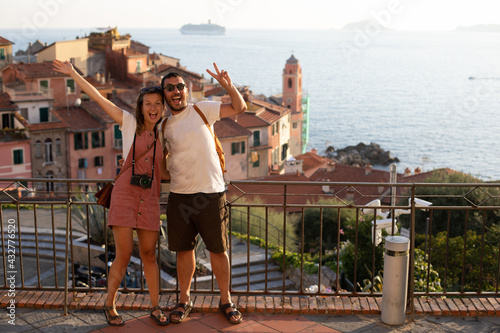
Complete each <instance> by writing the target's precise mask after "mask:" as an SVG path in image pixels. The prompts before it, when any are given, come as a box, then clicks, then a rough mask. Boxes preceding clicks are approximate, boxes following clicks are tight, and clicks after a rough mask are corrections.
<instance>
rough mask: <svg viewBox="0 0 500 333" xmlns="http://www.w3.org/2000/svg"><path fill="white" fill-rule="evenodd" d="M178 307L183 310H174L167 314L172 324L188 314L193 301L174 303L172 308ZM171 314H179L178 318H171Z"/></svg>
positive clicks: (180, 320)
mask: <svg viewBox="0 0 500 333" xmlns="http://www.w3.org/2000/svg"><path fill="white" fill-rule="evenodd" d="M179 308H181V309H184V312H182V311H179V310H176V311H172V312H170V314H169V315H168V316H169V318H170V322H171V323H174V324H180V323H182V321H183V320H184V319H185V318H186V317H187V316H188V315H189V312H191V310H192V309H193V303H192V302H189V303H177V304H175V306H174V310H175V309H179ZM172 316H179V319H175V318H172Z"/></svg>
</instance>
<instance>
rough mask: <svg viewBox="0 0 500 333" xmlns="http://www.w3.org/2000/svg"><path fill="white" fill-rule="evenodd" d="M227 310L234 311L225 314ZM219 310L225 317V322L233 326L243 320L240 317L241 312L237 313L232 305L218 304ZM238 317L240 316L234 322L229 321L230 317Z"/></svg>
mask: <svg viewBox="0 0 500 333" xmlns="http://www.w3.org/2000/svg"><path fill="white" fill-rule="evenodd" d="M229 308H233V309H235V310H234V311H229V312H226V311H227V309H229ZM219 310H220V311H221V312H222V314H223V315H224V316H225V317H226V319H227V321H228V322H230V323H231V324H233V325H236V324H239V323H241V321H242V320H243V316H242V315H241V312H239V311H238V309H237V308H236V305H235V304H234V303H226V304H221V303H219ZM238 315H239V316H240V318H239V319H238V320H234V321H233V320H231V317H233V316H238Z"/></svg>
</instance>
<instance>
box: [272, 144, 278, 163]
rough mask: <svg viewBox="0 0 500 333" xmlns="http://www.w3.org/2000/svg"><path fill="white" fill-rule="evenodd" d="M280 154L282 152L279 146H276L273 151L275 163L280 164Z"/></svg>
mask: <svg viewBox="0 0 500 333" xmlns="http://www.w3.org/2000/svg"><path fill="white" fill-rule="evenodd" d="M279 154H280V150H279V148H276V149H275V150H274V151H273V154H272V158H273V164H278V163H279Z"/></svg>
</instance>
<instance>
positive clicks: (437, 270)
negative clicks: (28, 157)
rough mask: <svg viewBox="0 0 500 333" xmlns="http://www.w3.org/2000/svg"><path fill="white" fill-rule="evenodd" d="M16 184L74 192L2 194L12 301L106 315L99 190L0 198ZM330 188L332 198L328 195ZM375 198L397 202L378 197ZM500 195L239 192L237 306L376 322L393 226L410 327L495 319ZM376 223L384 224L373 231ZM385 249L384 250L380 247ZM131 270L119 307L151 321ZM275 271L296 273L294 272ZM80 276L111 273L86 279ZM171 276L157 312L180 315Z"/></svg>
mask: <svg viewBox="0 0 500 333" xmlns="http://www.w3.org/2000/svg"><path fill="white" fill-rule="evenodd" d="M16 182H19V184H21V182H22V184H23V185H22V186H23V187H24V188H28V189H29V188H41V187H42V188H50V186H45V184H43V185H44V186H39V185H40V184H41V183H49V184H50V183H64V184H65V185H66V186H64V187H62V188H65V189H66V190H65V191H64V192H51V196H50V197H48V196H47V195H44V193H42V192H43V191H37V192H36V193H32V194H30V193H26V195H25V196H22V197H18V196H12V195H6V194H4V191H2V192H0V204H1V208H0V218H1V224H0V227H1V229H0V232H1V234H2V238H1V242H2V244H3V246H2V248H3V251H2V259H3V260H0V289H3V290H9V289H12V281H13V280H15V283H14V285H15V292H16V297H15V299H16V303H17V304H18V306H21V307H23V306H25V307H48V308H63V309H64V311H65V313H67V310H68V309H69V308H77V307H78V308H94V307H97V308H99V306H100V307H102V305H103V302H104V297H103V295H105V294H104V293H103V292H105V281H104V282H103V280H102V278H103V277H104V278H105V276H106V274H107V265H106V263H107V262H108V261H109V259H110V255H109V253H110V252H109V251H110V250H111V249H112V243H110V242H109V237H108V236H109V233H110V232H109V231H108V228H107V227H106V224H105V221H106V218H107V217H106V214H107V211H105V210H103V209H102V208H101V207H100V206H98V205H96V203H95V200H94V198H93V193H95V190H96V185H97V184H98V183H102V182H103V181H102V180H74V179H73V180H65V179H50V180H49V179H31V178H30V179H0V187H1V188H2V189H5V190H6V189H8V188H12V183H16ZM324 186H329V188H330V189H334V190H332V191H331V192H332V193H331V194H322V191H321V188H322V187H324ZM380 186H383V187H387V188H392V189H393V191H392V192H391V193H388V194H387V193H385V194H382V195H380V194H378V189H379V187H380ZM316 188H318V189H319V190H318V191H316V190H315V189H316ZM347 193H349V198H350V200H349V201H347V200H346V199H345V198H346V194H347ZM373 193H376V194H373ZM499 193H500V184H494V183H480V184H435V183H433V184H409V183H408V184H406V183H397V184H394V183H387V184H384V183H331V182H260V181H233V182H231V183H230V184H229V187H228V199H229V214H230V234H231V240H232V247H231V249H230V250H229V253H228V254H229V258H230V262H231V267H232V272H231V290H232V291H231V292H232V295H233V297H234V300H236V303H237V304H238V307H240V309H242V310H244V311H247V312H266V313H289V314H291V313H302V314H307V313H310V314H314V313H316V314H317V313H319V314H325V313H335V314H353V313H354V314H379V313H380V307H381V297H382V290H381V283H380V279H381V278H383V276H382V273H381V272H382V271H383V260H382V262H381V258H383V246H384V238H385V237H386V236H387V235H391V234H394V233H395V230H396V227H397V230H403V231H404V232H407V235H408V237H409V239H410V251H409V261H410V263H415V265H414V264H410V265H409V271H408V275H409V276H410V277H413V278H410V279H409V288H408V294H407V299H408V304H407V314H408V316H410V318H412V319H413V317H414V316H415V315H419V314H424V313H430V314H434V315H445V316H467V315H472V316H479V315H499V314H500V302H499V300H498V297H499V278H500V256H499V248H500V245H499V244H500V242H499V237H500V236H499V235H500V231H499V228H500V225H499V220H498V214H499V212H500V196H499ZM164 194H165V193H164ZM165 197H166V195H162V205H163V206H162V207H165V206H164V204H165V203H166V201H165V199H164V198H165ZM256 198H260V200H256ZM424 199H425V200H424ZM422 203H428V204H422ZM162 211H163V212H164V211H165V210H164V208H162ZM373 216H379V217H378V219H377V221H379V220H380V221H382V220H383V221H384V222H385V223H387V225H384V228H381V229H382V230H379V228H378V227H377V228H374V227H373V226H375V225H378V222H375V223H374V222H373ZM103 221H104V222H103ZM311 221H313V223H312V224H311ZM387 221H389V222H387ZM164 225H165V221H163V224H162V228H163V227H164ZM95 228H98V229H97V230H95ZM379 231H380V234H379ZM162 234H163V233H162ZM96 235H100V236H102V237H101V239H100V240H98V239H97V237H96ZM377 237H381V239H382V241H381V243H380V244H379V245H377V244H376V242H373V241H372V240H374V239H377ZM247 240H250V241H247ZM165 242H166V241H165V239H164V237H163V236H161V237H160V239H159V241H158V256H159V260H160V262H161V263H164V262H165V263H168V262H169V260H170V263H171V260H172V253H169V252H168V250H167V249H166V247H165ZM283 249H286V251H285V254H286V255H282V253H283ZM319 249H321V251H319ZM315 251H316V255H315V256H311V255H310V253H314V252H315ZM280 253H281V255H280ZM348 253H350V254H352V255H347V254H348ZM174 257H175V256H174ZM100 258H101V259H102V260H101V259H100ZM197 261H198V263H199V266H200V267H201V266H203V267H205V270H204V271H203V272H200V274H199V275H198V276H197V277H195V278H194V281H193V286H192V287H193V289H192V295H193V296H194V297H195V300H196V301H195V308H196V309H198V310H201V311H202V312H213V311H217V306H216V304H217V302H218V289H217V288H216V287H215V279H214V277H213V274H211V271H210V266H209V264H208V263H207V262H208V261H209V260H208V258H207V255H206V253H205V252H204V251H203V249H200V250H198V251H197ZM131 262H132V263H131V267H132V268H133V269H132V271H133V273H134V274H135V277H134V276H129V277H128V278H127V279H125V281H124V283H123V286H122V288H121V292H122V294H121V295H120V297H119V299H118V302H117V305H118V308H121V309H146V308H147V307H148V305H149V302H148V299H147V295H146V294H147V288H146V287H145V281H144V280H143V279H142V278H141V277H142V276H143V274H142V264H141V262H140V259H135V258H133V259H132V261H131ZM417 263H418V265H417ZM166 266H168V265H162V267H166ZM280 266H281V267H283V266H284V267H287V269H285V273H283V271H282V269H280ZM84 267H93V268H94V269H95V270H96V271H98V269H97V268H98V267H100V268H101V269H102V271H103V273H102V275H100V276H99V277H97V275H95V276H89V275H88V274H87V275H86V277H84V278H82V276H85V275H84V274H83V273H82V271H83V272H85V268H84ZM371 272H375V274H372V273H371ZM172 276H173V275H172V273H171V272H169V271H168V269H162V271H161V273H160V278H161V295H162V302H166V303H168V304H170V303H171V305H173V303H175V301H174V299H175V295H177V294H178V293H179V290H178V285H177V281H176V279H175V278H173V277H172ZM6 302H7V303H6ZM8 302H9V298H8V297H7V296H5V297H3V298H2V299H0V305H2V306H3V305H7V304H8Z"/></svg>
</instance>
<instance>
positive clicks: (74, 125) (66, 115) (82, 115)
mask: <svg viewBox="0 0 500 333" xmlns="http://www.w3.org/2000/svg"><path fill="white" fill-rule="evenodd" d="M53 113H54V114H56V115H57V116H58V117H59V118H60V119H63V121H64V122H65V123H66V124H68V126H69V131H70V132H85V131H98V130H99V131H101V130H104V129H105V126H104V125H103V124H101V123H100V122H99V121H98V120H96V119H94V118H93V117H92V116H91V115H90V114H89V113H88V112H87V111H85V110H84V109H83V108H81V107H71V108H69V109H67V108H60V109H57V110H54V111H53Z"/></svg>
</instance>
